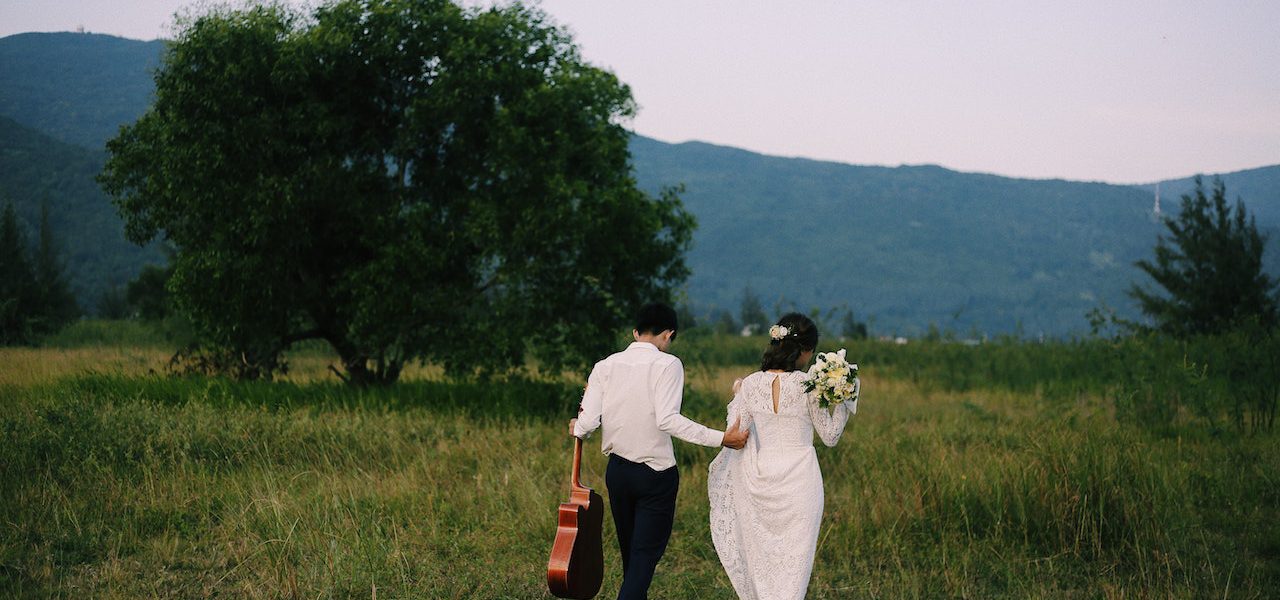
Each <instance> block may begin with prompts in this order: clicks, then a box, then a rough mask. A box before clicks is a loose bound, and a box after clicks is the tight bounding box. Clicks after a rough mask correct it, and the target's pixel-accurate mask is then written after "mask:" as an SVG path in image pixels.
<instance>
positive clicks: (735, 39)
mask: <svg viewBox="0 0 1280 600" xmlns="http://www.w3.org/2000/svg"><path fill="white" fill-rule="evenodd" d="M296 3H299V4H301V2H296ZM198 4H199V3H197V2H191V1H190V0H128V1H124V0H120V1H110V0H0V35H10V34H13V33H19V32H24V31H70V30H75V29H76V28H77V27H84V28H85V30H87V31H91V32H95V33H109V34H114V35H121V36H125V37H130V38H137V39H153V38H156V37H171V29H170V24H171V22H172V14H173V13H174V12H175V11H176V10H179V9H183V8H189V7H191V6H194V5H198ZM541 6H542V8H543V9H544V10H546V11H547V12H548V13H549V14H550V15H552V17H553V18H554V19H555V20H556V21H557V22H559V23H560V24H562V25H564V26H565V27H567V28H568V29H569V30H570V31H571V32H572V33H573V34H574V36H575V38H576V39H577V41H578V42H579V44H580V46H581V47H582V53H583V55H584V56H585V57H586V58H587V60H589V61H591V62H593V63H595V64H597V65H599V66H603V67H606V68H609V69H611V70H612V71H614V72H615V73H616V74H617V75H618V76H619V77H620V78H621V79H622V80H623V81H624V82H626V83H627V84H629V85H630V86H631V88H632V92H633V94H634V95H635V97H636V100H637V101H638V103H639V105H640V113H639V115H638V116H637V117H636V119H635V120H634V122H632V123H631V125H632V126H633V128H634V129H635V130H636V131H637V132H638V133H640V134H643V135H647V136H651V137H655V138H658V139H661V140H665V141H671V142H679V141H686V140H702V141H707V142H712V143H716V144H724V145H730V146H738V147H741V148H747V149H750V150H755V151H759V152H765V153H768V154H776V155H784V156H805V157H810V158H819V159H828V160H836V161H841V162H848V163H855V164H875V165H898V164H923V163H933V164H940V165H943V166H946V167H949V168H953V169H959V170H963V171H981V172H989V173H997V174H1001V175H1010V176H1017V177H1062V178H1067V179H1077V180H1101V181H1109V182H1114V183H1139V182H1148V181H1154V180H1157V179H1165V178H1173V177H1182V176H1187V175H1191V174H1194V173H1198V172H1206V173H1209V172H1225V171H1234V170H1239V169H1246V168H1252V167H1258V166H1264V165H1272V164H1278V163H1280V35H1278V34H1280V26H1278V24H1280V1H1277V0H1268V1H1258V2H1243V1H1234V0H1219V1H1217V2H1208V1H1188V0H1167V1H1161V2H1154V1H1123V2H1116V1H1115V0H1077V1H1072V2H1062V1H1061V0H1057V1H1039V0H1022V1H1019V0H1007V1H1006V0H968V1H955V2H952V1H941V0H939V1H923V0H886V1H882V2H881V1H877V2H872V1H859V0H846V1H837V0H831V1H809V2H781V1H777V0H775V1H772V2H765V1H746V0H740V1H736V2H734V1H719V0H715V1H713V0H670V1H668V0H630V1H621V0H546V1H544V2H542V3H541Z"/></svg>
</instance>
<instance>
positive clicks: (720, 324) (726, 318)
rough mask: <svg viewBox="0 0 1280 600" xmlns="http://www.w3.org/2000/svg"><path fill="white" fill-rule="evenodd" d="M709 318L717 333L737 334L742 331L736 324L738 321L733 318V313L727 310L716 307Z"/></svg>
mask: <svg viewBox="0 0 1280 600" xmlns="http://www.w3.org/2000/svg"><path fill="white" fill-rule="evenodd" d="M711 318H712V321H714V322H715V328H716V332H718V333H722V334H725V335H738V334H739V333H740V332H741V331H742V328H741V327H739V326H738V322H737V321H735V320H733V313H731V312H729V311H727V310H720V309H717V310H716V311H715V313H714V314H713V316H712V317H711Z"/></svg>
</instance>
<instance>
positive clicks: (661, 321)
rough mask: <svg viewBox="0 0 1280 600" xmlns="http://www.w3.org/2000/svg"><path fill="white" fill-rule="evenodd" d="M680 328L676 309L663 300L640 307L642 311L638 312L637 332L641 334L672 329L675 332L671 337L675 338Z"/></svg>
mask: <svg viewBox="0 0 1280 600" xmlns="http://www.w3.org/2000/svg"><path fill="white" fill-rule="evenodd" d="M679 328H680V327H679V324H678V323H677V322H676V309H674V308H671V307H670V306H667V305H666V304H664V303H662V302H650V303H648V304H646V305H644V306H642V307H640V312H639V313H638V314H636V333H639V334H641V335H644V334H646V333H650V334H658V333H662V332H664V331H666V330H668V329H670V330H671V331H672V332H673V333H672V334H671V337H672V338H674V337H675V333H674V332H675V331H677V330H679Z"/></svg>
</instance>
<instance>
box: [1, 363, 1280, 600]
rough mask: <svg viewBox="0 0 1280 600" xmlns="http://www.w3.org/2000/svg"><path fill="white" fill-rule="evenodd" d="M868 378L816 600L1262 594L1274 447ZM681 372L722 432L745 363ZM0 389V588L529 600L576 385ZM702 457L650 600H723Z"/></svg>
mask: <svg viewBox="0 0 1280 600" xmlns="http://www.w3.org/2000/svg"><path fill="white" fill-rule="evenodd" d="M682 342H683V340H682ZM743 346H744V348H745V346H746V344H745V343H744V344H743ZM676 348H677V349H679V348H680V345H679V344H677V346H676ZM934 350H936V351H946V352H950V351H951V350H950V349H945V350H937V349H934ZM104 351H105V350H104ZM851 351H852V350H851ZM894 351H902V350H901V349H895V350H894ZM908 351H910V350H908ZM1032 351H1033V352H1034V351H1035V350H1032ZM8 352H11V351H9V350H0V359H3V358H5V356H7V354H6V353H8ZM38 352H49V353H55V352H60V351H57V350H53V349H50V350H43V351H38ZM53 356H57V355H56V354H55V355H53ZM861 360H862V361H863V362H864V371H863V372H864V386H863V397H864V400H863V403H862V406H861V407H860V412H859V414H858V415H857V416H856V417H855V418H854V419H853V420H852V422H851V424H850V426H849V428H848V430H847V431H846V433H845V435H844V438H843V440H842V441H841V443H840V444H839V445H838V446H837V447H836V448H833V449H825V448H824V449H820V450H819V461H820V463H821V465H822V469H823V473H824V477H825V481H826V516H825V520H824V525H823V531H822V534H821V538H820V541H819V549H818V557H817V564H816V567H815V571H814V577H813V580H812V582H811V587H810V594H809V595H810V597H814V598H846V597H861V596H869V597H891V598H897V597H925V598H934V597H1019V598H1021V597H1064V596H1065V597H1115V598H1119V597H1186V598H1192V597H1208V596H1229V597H1243V598H1261V597H1267V596H1269V595H1270V594H1272V593H1273V590H1275V589H1280V588H1278V586H1280V524H1278V522H1277V520H1276V519H1277V517H1280V493H1278V492H1277V489H1278V488H1277V487H1276V481H1277V477H1280V445H1277V444H1275V443H1274V439H1270V438H1269V437H1268V436H1217V437H1215V436H1210V435H1198V434H1197V431H1199V430H1196V429H1188V430H1186V431H1184V432H1183V434H1182V436H1181V437H1178V436H1177V435H1152V434H1151V433H1149V432H1148V431H1147V430H1146V429H1143V428H1137V427H1132V426H1129V425H1126V424H1123V423H1117V421H1116V420H1115V418H1114V416H1113V412H1114V410H1113V409H1112V407H1111V406H1110V401H1108V400H1106V399H1105V398H1104V397H1102V396H1097V395H1091V394H1088V393H1083V394H1081V395H1078V396H1074V397H1073V398H1072V399H1071V401H1069V402H1046V401H1045V399H1044V398H1043V397H1042V396H1040V395H1036V394H1033V393H1028V392H1026V391H1024V390H1021V389H1017V387H1018V386H1013V385H1007V386H1006V385H994V386H990V387H980V386H978V385H977V384H976V383H975V384H974V385H972V386H970V387H968V388H966V389H962V390H960V389H956V390H953V389H947V387H948V386H935V385H923V384H922V380H921V379H920V378H913V377H912V376H910V375H909V372H907V371H905V369H904V367H903V366H901V365H899V366H894V367H893V368H889V367H888V366H887V365H886V367H885V368H884V369H880V368H878V367H876V368H869V367H868V366H866V365H868V364H871V365H875V364H877V363H876V362H875V361H874V360H868V359H867V358H862V359H861ZM685 363H686V367H687V370H688V374H689V376H688V384H689V389H688V392H687V395H686V409H685V412H686V414H689V415H691V416H692V417H694V418H696V419H699V420H701V421H703V422H705V423H723V420H724V412H723V411H724V404H725V402H726V401H727V400H728V398H727V390H728V386H729V384H730V382H731V381H732V379H733V378H734V377H735V376H739V375H741V374H743V373H745V372H747V371H749V370H751V368H752V367H751V366H750V365H749V363H748V364H742V365H729V366H717V365H715V364H712V363H711V362H710V361H702V360H698V359H697V358H696V356H695V355H693V354H692V353H689V354H687V355H686V356H685ZM904 373H907V374H904ZM6 377H8V378H9V379H11V380H17V381H16V382H15V383H12V384H9V385H4V386H0V457H3V460H0V523H3V525H0V595H4V596H12V597H76V598H78V597H85V596H93V597H107V598H112V597H118V598H136V597H154V596H165V597H206V596H210V595H215V596H231V597H245V598H279V597H289V598H292V597H306V598H314V597H375V596H376V597H380V598H546V597H548V596H547V595H546V593H545V591H544V586H545V584H544V572H545V571H544V569H545V565H546V560H547V553H548V552H549V549H550V542H551V538H552V536H553V532H554V528H555V521H554V519H555V508H556V506H557V505H558V504H559V503H560V502H562V501H563V500H564V498H565V496H566V494H567V484H566V481H567V470H568V462H569V460H568V459H569V449H570V448H571V446H570V443H569V441H570V440H569V438H568V436H567V435H566V434H565V433H564V427H565V422H566V421H567V419H568V418H569V417H570V416H572V414H573V410H574V407H575V404H576V399H577V397H578V396H579V394H580V388H579V383H578V382H576V381H573V380H559V379H557V380H543V379H528V378H511V379H508V380H505V381H498V382H492V383H487V384H484V383H463V382H447V381H442V380H439V379H438V378H436V377H434V376H433V375H432V374H431V373H430V372H427V371H424V372H421V373H419V374H418V375H417V376H414V377H410V380H409V381H406V382H405V383H404V384H402V385H398V386H396V387H393V388H390V389H383V390H364V391H361V390H351V389H348V388H345V387H342V386H340V385H337V384H335V383H332V382H328V381H326V380H325V379H323V378H316V379H311V380H299V381H292V382H291V381H284V382H275V383H264V382H255V383H237V382H230V381H226V380H221V379H200V378H196V379H173V378H165V377H155V376H147V375H145V374H140V373H138V372H136V371H123V372H121V373H119V374H114V375H113V374H104V373H97V374H88V375H76V374H64V375H62V376H60V377H55V378H49V379H46V380H40V381H34V382H33V381H31V380H29V379H24V378H14V377H9V376H8V375H6ZM588 448H589V450H590V451H589V452H588V456H587V459H586V461H585V466H584V469H585V471H584V475H583V478H584V481H585V482H586V483H587V484H588V485H592V486H594V487H596V488H598V489H601V490H602V491H603V488H604V486H603V468H604V457H603V456H601V455H600V454H599V452H598V449H599V446H598V441H594V440H593V441H591V442H588ZM714 456H715V450H714V449H710V448H701V447H695V446H691V445H688V444H683V443H679V442H677V458H678V461H679V463H680V469H681V478H682V479H681V489H680V495H679V499H678V513H677V523H676V526H675V534H674V536H673V539H672V543H671V546H670V548H669V550H668V555H667V557H666V558H665V559H664V561H663V562H662V564H661V565H660V567H659V571H658V576H657V579H656V581H655V584H654V588H653V596H654V597H659V598H731V597H733V594H732V591H731V588H730V587H729V584H728V581H727V579H726V578H725V576H724V574H723V573H722V572H721V570H720V566H719V563H718V561H717V559H716V557H715V552H714V549H713V548H712V547H711V544H710V534H709V532H708V528H707V519H708V514H707V513H708V509H707V504H706V488H705V486H706V468H707V464H708V463H709V462H710V460H711V459H712V458H713V457H714ZM614 539H615V538H614V537H613V532H612V529H611V523H609V520H608V519H606V532H605V540H606V570H607V573H608V575H607V577H606V581H605V593H604V596H602V597H607V596H608V595H609V594H610V593H612V591H613V590H616V589H617V585H618V573H619V571H620V565H619V564H618V562H619V559H618V555H617V552H616V549H615V548H613V547H612V543H613V540H614Z"/></svg>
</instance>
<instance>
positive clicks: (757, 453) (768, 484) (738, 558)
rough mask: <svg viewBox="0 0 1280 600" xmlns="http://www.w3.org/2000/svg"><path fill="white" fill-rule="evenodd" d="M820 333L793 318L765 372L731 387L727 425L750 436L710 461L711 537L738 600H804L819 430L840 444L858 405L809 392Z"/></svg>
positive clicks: (777, 336)
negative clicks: (826, 402)
mask: <svg viewBox="0 0 1280 600" xmlns="http://www.w3.org/2000/svg"><path fill="white" fill-rule="evenodd" d="M817 347H818V329H817V327H816V326H815V325H814V324H813V321H811V320H810V319H809V318H808V317H805V316H804V315H801V314H798V313H791V314H788V315H785V316H783V317H782V318H781V319H779V320H778V324H777V326H775V327H773V328H771V329H770V342H769V347H768V348H766V349H765V351H764V357H763V359H762V360H761V364H760V370H759V371H757V372H755V373H752V374H750V375H748V376H747V377H746V378H745V379H742V380H741V381H740V382H735V384H734V398H733V401H732V402H730V403H729V422H733V421H734V420H736V419H738V418H741V419H742V428H743V429H748V428H749V429H750V432H751V435H750V437H749V438H748V440H747V445H746V446H745V447H744V448H743V449H741V450H721V451H720V455H719V456H717V457H716V459H715V460H714V461H712V463H711V467H710V473H709V474H708V477H707V491H708V496H709V497H710V500H711V539H712V541H713V542H714V543H715V547H716V552H717V553H718V554H719V555H720V563H721V564H722V565H724V570H725V572H726V573H728V575H729V580H730V581H731V582H732V583H733V589H734V590H735V591H736V592H737V593H738V596H739V597H740V598H744V599H751V600H756V599H759V600H778V599H787V598H804V594H805V590H806V588H808V586H809V575H810V574H811V573H812V572H813V554H814V550H815V549H816V548H817V543H818V527H819V524H820V523H821V521H822V503H823V494H822V472H821V471H820V470H819V469H818V457H817V455H816V453H815V452H814V448H813V433H814V431H817V432H818V436H819V437H820V438H822V442H823V443H824V444H826V445H827V446H834V445H836V442H837V441H839V440H840V434H841V433H842V432H843V431H844V426H845V423H846V422H848V420H849V415H850V414H852V413H854V412H855V411H856V410H857V406H856V402H855V403H853V404H854V405H853V406H846V404H850V403H840V404H837V405H836V406H835V407H834V408H833V409H831V410H828V409H825V408H820V407H819V406H818V404H817V401H816V399H815V398H813V397H812V394H809V393H806V392H805V391H804V387H803V384H804V380H805V377H806V374H805V371H804V369H805V367H806V366H807V365H808V364H809V361H810V360H812V359H813V353H814V350H815V349H816V348H817Z"/></svg>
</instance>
